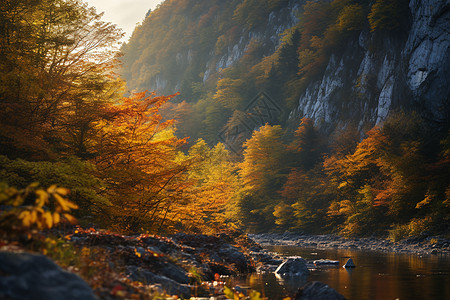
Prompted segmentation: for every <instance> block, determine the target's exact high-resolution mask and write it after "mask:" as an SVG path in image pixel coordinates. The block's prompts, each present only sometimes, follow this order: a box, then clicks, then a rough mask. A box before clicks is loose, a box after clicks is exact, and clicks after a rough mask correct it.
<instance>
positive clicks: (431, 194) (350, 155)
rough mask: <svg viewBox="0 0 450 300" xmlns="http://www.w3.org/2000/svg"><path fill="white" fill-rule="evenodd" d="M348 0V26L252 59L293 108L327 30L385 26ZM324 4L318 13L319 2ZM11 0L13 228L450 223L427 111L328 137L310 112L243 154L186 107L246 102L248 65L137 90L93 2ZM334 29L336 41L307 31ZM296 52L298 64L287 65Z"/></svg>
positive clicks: (3, 68)
mask: <svg viewBox="0 0 450 300" xmlns="http://www.w3.org/2000/svg"><path fill="white" fill-rule="evenodd" d="M167 2H171V1H167ZM269 2H270V3H271V5H274V6H276V5H278V4H277V3H272V2H276V1H269ZM344 2H345V1H337V0H336V1H333V3H334V6H333V7H332V8H333V9H337V13H336V14H335V15H336V19H335V20H338V21H339V22H340V23H336V24H338V25H336V24H334V23H333V24H328V25H326V26H325V27H320V28H319V27H317V28H316V27H315V26H319V25H321V24H322V23H319V24H313V23H304V24H300V25H299V27H297V28H296V29H295V30H291V31H290V33H289V34H288V35H286V36H285V38H284V42H283V43H284V44H283V45H286V46H283V47H281V48H280V50H279V51H278V52H276V55H275V56H268V57H267V58H266V60H265V61H264V62H266V63H267V62H268V61H269V60H270V61H271V62H273V63H272V64H271V65H272V69H270V68H269V69H267V70H264V68H267V67H266V66H265V65H264V64H263V63H260V64H259V65H258V68H253V72H256V73H257V74H259V75H258V76H259V79H260V83H257V84H266V83H267V82H268V81H267V80H270V78H272V77H277V75H276V74H280V73H283V75H280V76H278V78H287V81H285V82H284V83H283V82H281V83H280V82H278V83H275V81H274V84H275V85H274V87H273V88H274V89H279V90H285V91H286V93H287V94H288V96H286V98H285V99H286V102H285V103H282V104H281V105H282V106H283V107H289V105H290V104H289V103H290V102H289V101H292V99H293V97H294V96H295V95H296V93H297V91H296V89H297V88H300V89H301V88H302V84H304V83H305V82H307V81H308V80H309V77H312V76H314V72H316V69H320V68H322V65H321V63H322V61H323V60H324V59H325V58H326V55H327V53H328V52H327V51H328V50H327V49H329V48H327V47H331V46H332V45H327V44H324V41H336V42H333V43H337V41H338V40H339V39H345V38H346V35H345V34H343V33H342V32H343V31H342V30H343V29H342V28H341V27H343V28H347V29H348V31H346V32H347V33H346V34H351V30H353V29H354V28H356V27H358V26H360V23H361V22H362V21H361V18H364V17H365V16H366V15H367V14H369V16H371V17H370V18H371V19H370V21H371V22H372V25H373V30H377V26H378V27H382V26H384V25H383V24H382V23H380V22H382V20H381V19H377V17H376V16H377V11H376V10H372V12H371V13H370V10H369V11H368V12H366V11H367V7H366V6H365V5H366V4H365V1H347V2H355V3H354V4H351V5H350V4H346V3H347V2H345V4H344ZM359 2H361V3H362V4H359ZM376 2H377V3H380V4H379V5H382V4H383V1H376ZM243 3H247V1H244V2H243ZM314 3H315V2H314ZM314 3H312V2H308V5H307V6H306V7H305V12H304V14H305V16H306V17H308V16H311V15H312V14H313V13H316V14H317V13H319V11H320V10H319V9H320V7H318V6H319V4H317V3H316V4H314ZM169 4H170V3H169ZM169 4H168V5H169ZM338 4H339V5H338ZM0 6H1V7H0V12H1V18H0V24H1V31H0V47H1V48H0V114H1V116H0V181H1V185H0V201H1V202H0V203H1V205H2V207H6V206H7V207H13V208H12V209H8V210H6V211H5V212H3V213H2V214H0V227H1V230H2V231H6V232H8V231H11V230H19V231H20V230H23V231H28V230H32V229H33V230H34V229H39V230H41V229H45V228H52V227H53V226H55V225H57V224H58V223H60V222H63V223H64V222H73V223H75V222H78V223H79V224H81V225H82V226H93V225H92V224H95V226H98V227H100V228H108V229H110V230H114V231H117V232H124V233H130V232H135V233H136V232H139V233H157V234H171V233H176V232H187V233H194V232H196V233H198V232H202V233H216V232H221V231H227V230H236V229H241V230H244V231H246V232H284V231H292V232H305V233H311V234H323V233H336V234H339V235H344V236H370V235H376V236H384V237H386V236H389V237H391V238H392V239H398V238H402V237H407V236H412V235H417V234H420V233H422V232H433V233H440V234H445V233H448V228H450V226H449V225H450V189H449V185H448V184H449V163H450V148H449V147H450V138H449V135H448V133H447V132H446V131H445V130H437V129H436V127H434V125H433V124H430V123H429V122H427V121H426V120H425V119H424V118H423V117H422V116H421V115H420V113H418V112H414V111H401V110H398V111H394V112H391V113H390V115H389V116H388V118H387V119H386V120H385V121H384V122H383V123H380V124H377V125H376V126H375V127H373V128H367V129H365V130H363V131H361V129H360V128H357V127H356V126H347V127H345V128H340V129H336V130H334V131H333V132H331V133H330V131H323V130H321V129H320V127H319V126H318V124H314V121H313V120H311V119H308V118H301V119H299V120H297V121H296V123H295V125H292V124H287V123H285V124H281V125H277V124H266V125H264V126H261V127H259V128H257V129H256V130H255V131H254V132H253V133H252V135H251V136H250V137H249V138H248V139H247V140H246V141H245V142H244V143H243V145H242V152H241V153H239V154H236V153H235V152H233V151H231V150H230V149H228V148H227V145H226V144H223V143H221V142H217V141H214V139H213V138H212V137H213V136H214V135H215V134H217V131H215V130H216V129H214V128H219V129H220V126H223V125H224V122H223V121H218V120H213V119H214V116H213V115H212V116H207V115H206V118H210V120H212V121H211V122H215V123H214V124H213V126H212V127H211V129H209V131H205V130H206V129H207V127H205V126H207V125H208V124H212V123H211V122H210V123H208V122H209V121H208V119H202V118H204V117H201V118H200V119H201V120H204V121H203V122H204V123H203V125H204V126H203V125H201V124H194V123H195V122H196V120H194V119H192V120H190V119H189V118H190V117H191V116H192V117H193V116H194V115H195V116H197V115H198V114H200V113H201V111H202V110H197V111H193V109H192V107H195V105H196V107H199V105H200V104H195V103H194V102H193V100H192V99H193V98H195V97H196V95H197V94H196V91H198V92H199V95H200V94H201V96H200V97H201V99H203V100H201V101H200V102H198V103H204V105H206V106H208V107H211V109H209V108H208V109H207V110H203V111H209V112H211V111H212V109H214V106H216V108H217V107H219V108H217V109H221V110H223V112H224V113H223V114H225V115H226V114H227V113H228V112H229V111H231V109H238V108H239V107H241V106H242V99H240V98H239V99H238V96H239V95H242V93H245V86H248V85H246V84H245V83H243V82H241V81H248V80H250V79H251V76H253V75H251V74H250V73H247V71H245V70H239V69H238V68H237V67H236V68H234V69H229V70H228V71H227V73H225V77H224V78H223V79H222V80H220V81H218V84H217V86H214V87H204V88H203V90H200V91H199V90H198V89H197V90H195V89H190V90H189V91H190V92H189V93H190V94H189V93H188V94H186V92H184V94H183V92H182V93H181V94H178V93H177V94H173V95H164V96H163V95H159V94H156V93H154V92H151V91H146V90H144V89H143V90H141V91H137V92H129V91H128V89H127V85H126V82H125V81H124V80H123V79H122V77H121V76H120V75H119V74H120V72H121V71H120V61H121V58H120V53H121V49H120V45H119V44H118V41H119V40H120V38H121V35H122V33H121V31H120V30H119V29H118V28H117V27H116V26H114V25H112V24H110V23H106V22H104V21H102V19H101V15H100V14H98V13H97V12H96V11H95V10H94V9H93V8H90V7H88V6H87V5H86V4H84V3H82V2H80V1H76V0H68V1H62V0H24V1H13V0H5V1H2V2H1V4H0ZM239 8H240V9H242V10H243V9H244V8H245V5H244V4H242V5H240V6H239ZM308 8H309V10H308ZM261 9H262V8H261ZM327 9H331V8H327ZM339 12H340V13H339ZM354 12H357V13H358V14H355V13H354ZM234 14H235V18H244V15H246V14H244V15H240V14H239V11H238V10H237V11H235V12H234ZM251 16H252V15H247V17H248V18H251ZM159 17H161V16H159ZM155 18H156V15H155ZM255 18H256V17H255ZM348 18H351V19H348ZM357 18H360V19H357ZM314 19H315V18H314ZM307 20H308V19H307ZM205 22H206V21H205ZM246 22H247V24H249V26H250V27H251V26H253V25H252V24H254V23H253V22H257V20H246ZM255 24H256V23H255ZM322 25H323V24H322ZM255 26H256V25H255ZM339 26H341V27H339ZM385 26H392V27H394V28H397V27H398V26H402V24H390V23H389V24H387V25H386V24H385ZM138 30H139V29H138ZM302 30H303V31H302ZM327 35H328V36H331V35H333V38H331V37H328V38H323V40H322V41H319V40H314V39H313V38H311V36H316V37H317V36H322V37H325V36H327ZM314 41H315V42H317V43H319V42H320V43H319V44H320V45H319V44H317V43H316V45H314V43H315V42H314ZM225 42H226V41H224V43H225ZM217 43H219V41H217ZM308 43H311V44H308ZM293 45H295V48H296V49H294V48H293V47H294V46H293ZM318 45H319V46H318ZM288 46H289V47H288ZM126 47H130V45H126V46H125V49H124V50H125V51H127V49H126ZM257 49H258V47H257V45H255V49H254V50H255V51H257ZM292 49H294V50H293V52H292V51H291V50H292ZM161 55H162V54H161ZM290 56H293V57H294V58H293V59H294V61H296V62H297V65H298V68H297V66H294V69H292V65H289V64H286V63H284V61H285V60H287V59H289V57H290ZM306 56H308V57H307V58H306ZM244 59H248V61H251V60H252V59H253V57H252V53H251V52H249V53H248V54H247V56H246V57H244ZM299 62H300V63H299ZM307 62H309V63H307ZM125 63H126V60H125ZM244 65H245V64H244ZM266 65H268V64H266ZM289 68H291V69H292V70H291V69H289ZM244 73H246V74H247V77H245V76H241V77H240V75H241V74H244ZM248 74H250V75H248ZM287 82H289V84H288V83H287ZM296 83H298V84H296ZM193 87H195V85H193ZM183 95H188V96H186V100H187V102H183V101H184V100H185V99H184V98H183ZM208 97H209V98H208ZM207 98H208V99H209V100H206V99H207ZM193 103H194V104H193ZM183 105H184V108H185V110H183ZM175 106H176V109H178V114H176V113H174V110H175V108H174V107H175ZM219 114H220V113H219ZM228 114H230V113H228ZM180 115H181V116H182V118H183V119H182V120H181V121H180V120H177V116H180ZM230 116H231V114H230ZM190 121H191V123H189V122H190ZM220 122H222V123H220ZM205 124H206V125H205ZM199 126H200V127H202V128H203V129H202V130H203V131H202V130H199V131H196V130H197V129H196V128H199ZM205 128H206V129H205ZM188 135H190V136H191V135H192V136H191V137H190V136H188Z"/></svg>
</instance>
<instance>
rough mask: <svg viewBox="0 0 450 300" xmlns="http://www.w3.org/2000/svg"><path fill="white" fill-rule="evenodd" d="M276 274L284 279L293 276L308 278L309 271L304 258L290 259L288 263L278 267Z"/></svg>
mask: <svg viewBox="0 0 450 300" xmlns="http://www.w3.org/2000/svg"><path fill="white" fill-rule="evenodd" d="M275 274H276V275H278V276H280V277H282V278H286V277H292V276H308V275H309V270H308V268H307V266H306V260H304V259H303V258H300V257H298V258H289V259H288V260H287V261H285V262H284V263H282V264H281V265H279V266H278V268H277V269H276V270H275Z"/></svg>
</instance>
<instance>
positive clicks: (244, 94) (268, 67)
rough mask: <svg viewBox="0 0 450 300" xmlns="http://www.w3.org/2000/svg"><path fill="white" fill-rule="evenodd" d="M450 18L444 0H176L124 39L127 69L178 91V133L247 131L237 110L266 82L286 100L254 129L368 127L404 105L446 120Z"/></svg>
mask: <svg viewBox="0 0 450 300" xmlns="http://www.w3.org/2000/svg"><path fill="white" fill-rule="evenodd" d="M446 24H448V7H447V5H446V4H445V1H441V0H430V1H408V0H404V1H394V2H392V1H383V0H378V1H362V0H359V1H356V0H354V1H350V0H335V1H318V2H317V1H309V2H308V1H302V0H290V1H267V0H265V1H250V0H246V1H209V2H207V3H206V2H205V3H204V2H202V1H200V2H199V1H188V0H186V1H174V0H171V1H165V2H163V3H162V4H161V5H160V6H159V8H158V9H156V10H155V11H153V12H151V13H150V14H149V15H148V16H147V17H146V19H145V20H144V21H143V23H142V24H141V25H140V26H138V27H137V28H136V30H135V32H134V33H133V36H132V37H131V39H130V41H129V42H128V44H126V45H125V46H124V47H123V48H122V50H123V52H124V57H123V59H122V60H123V64H124V65H123V71H122V72H123V75H124V76H125V78H126V79H127V82H128V87H129V88H130V89H131V90H134V89H141V90H145V89H148V90H151V91H153V90H156V91H158V92H159V93H161V94H171V93H174V92H180V93H181V94H180V97H178V98H177V100H175V101H176V102H182V103H181V104H177V105H175V104H174V105H172V106H171V107H170V108H168V110H170V112H171V113H170V114H169V115H170V116H174V115H176V116H178V117H179V122H180V123H179V124H180V126H178V127H179V133H180V134H181V135H183V136H185V135H188V136H190V137H192V139H193V140H195V139H196V138H197V137H202V138H204V139H205V140H206V141H207V142H208V143H210V144H214V143H216V142H217V141H218V140H222V141H223V140H225V139H224V138H223V137H221V134H220V133H221V132H222V131H223V130H226V131H227V132H228V133H231V132H233V131H241V130H240V129H236V127H237V126H239V124H238V125H236V122H237V120H238V119H242V118H243V116H244V114H247V115H248V114H249V112H248V111H246V109H247V108H248V105H249V104H250V103H251V102H252V100H253V99H254V97H256V96H257V95H258V94H259V93H261V92H265V93H266V95H267V96H268V97H269V98H270V99H271V101H272V102H276V104H277V106H278V107H279V108H280V110H279V112H278V113H277V118H275V119H273V120H272V119H271V120H267V118H266V119H264V120H263V122H259V124H256V125H255V126H253V125H252V126H253V128H251V130H253V129H254V128H256V127H258V126H261V125H264V123H265V122H267V121H269V123H271V124H281V125H288V128H289V129H291V130H292V131H293V130H295V128H296V126H298V124H299V121H300V120H301V118H303V117H308V118H311V119H313V120H314V121H315V123H316V125H318V126H319V127H320V129H321V130H323V131H326V132H327V133H328V134H330V133H331V132H332V131H333V129H334V128H345V127H346V126H347V125H353V126H356V127H358V129H359V130H360V131H361V132H364V131H367V130H369V129H370V128H371V127H372V126H374V125H376V124H378V123H380V122H382V121H384V119H385V118H386V117H387V115H388V114H389V111H392V110H396V109H403V110H418V111H419V112H420V114H421V115H422V116H424V117H425V118H427V119H428V120H429V122H433V123H434V126H436V127H438V128H440V129H441V130H444V131H445V130H446V128H447V127H448V121H449V120H448V115H449V111H448V107H449V105H448V104H449V103H448V99H449V97H450V89H449V86H450V82H449V79H448V78H450V76H449V73H448V70H449V62H450V59H449V55H448V47H449V42H448V35H449V32H448V26H447V25H446ZM187 114H189V115H191V116H194V117H192V118H188V119H187V118H186V115H187ZM244 118H245V116H244ZM252 119H253V120H254V119H255V118H252ZM237 123H239V122H237ZM250 127H251V126H250ZM251 130H246V133H245V138H249V137H250V136H251ZM181 135H180V136H181ZM245 138H241V139H240V140H241V141H242V140H245ZM231 143H232V142H231Z"/></svg>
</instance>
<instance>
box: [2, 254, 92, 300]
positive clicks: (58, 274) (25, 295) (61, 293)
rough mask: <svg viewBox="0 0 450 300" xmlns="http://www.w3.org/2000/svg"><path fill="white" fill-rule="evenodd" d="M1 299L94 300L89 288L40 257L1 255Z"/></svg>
mask: <svg viewBox="0 0 450 300" xmlns="http://www.w3.org/2000/svg"><path fill="white" fill-rule="evenodd" d="M0 299H22V300H40V299H46V300H59V299H64V300H91V299H92V300H94V299H97V298H96V297H95V295H94V292H93V291H92V289H91V288H90V287H89V285H88V284H87V283H86V282H85V281H83V279H81V278H80V277H78V276H77V275H75V274H73V273H69V272H67V271H64V270H63V269H61V268H60V267H59V266H58V265H56V264H55V263H54V262H53V261H51V260H50V259H49V258H47V257H46V256H43V255H35V254H30V253H11V252H2V251H0Z"/></svg>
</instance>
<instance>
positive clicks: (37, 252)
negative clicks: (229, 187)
mask: <svg viewBox="0 0 450 300" xmlns="http://www.w3.org/2000/svg"><path fill="white" fill-rule="evenodd" d="M251 246H256V244H255V243H254V242H253V241H251V240H250V239H248V238H247V237H246V236H245V235H243V234H242V233H239V232H235V233H228V234H221V235H215V236H207V235H188V234H176V235H173V236H170V237H161V236H154V235H146V234H143V235H135V236H127V235H121V234H116V233H111V232H108V231H97V230H95V229H93V228H90V229H82V228H76V229H75V230H73V231H72V232H70V233H67V232H66V233H65V234H64V235H63V237H61V236H59V237H54V236H53V237H50V236H49V235H48V236H46V235H44V236H39V237H33V238H32V239H30V240H27V241H26V242H24V243H22V242H19V241H14V242H11V241H7V240H1V239H0V299H38V298H33V297H32V295H33V294H34V292H36V291H37V292H39V293H40V296H39V297H40V298H39V299H59V298H58V295H61V294H65V295H68V296H71V295H72V296H71V297H69V298H67V299H84V298H83V297H81V298H80V297H78V298H77V296H76V295H80V294H83V293H84V294H86V295H91V296H90V297H86V299H94V298H99V299H111V300H112V299H154V298H155V297H157V296H158V297H161V296H163V298H164V299H171V296H174V295H175V298H173V297H172V298H173V299H177V298H180V297H181V298H183V299H189V298H190V297H207V298H208V299H209V297H211V296H217V295H222V296H223V291H224V286H225V283H224V282H223V280H222V279H221V278H222V277H221V276H230V275H236V274H247V273H251V272H254V271H255V265H254V261H253V260H252V258H251V257H250V256H249V255H248V254H247V252H246V250H245V248H246V247H251ZM42 254H45V255H42ZM46 256H47V257H46ZM49 258H51V259H49ZM52 260H54V261H56V263H57V264H58V265H59V266H61V267H62V268H60V267H59V266H57V265H56V264H54V263H53V262H52ZM27 274H28V275H27ZM30 274H33V275H30ZM77 275H78V276H80V277H81V278H82V279H84V280H85V281H86V282H87V283H88V284H89V285H87V284H86V285H85V286H83V290H82V291H81V292H80V289H79V286H80V283H82V282H83V281H82V280H81V278H80V277H78V276H77ZM46 278H47V279H48V278H50V279H51V280H53V281H54V282H58V286H53V285H52V283H51V282H46ZM58 278H64V279H66V280H65V282H64V284H61V283H60V281H61V280H59V281H58V280H57V279H58ZM37 286H39V289H37V288H36V287H37ZM2 287H8V288H7V289H6V288H2ZM55 291H56V292H58V293H56V294H55ZM23 295H30V297H28V296H23ZM94 295H95V296H94ZM223 297H224V296H223Z"/></svg>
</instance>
